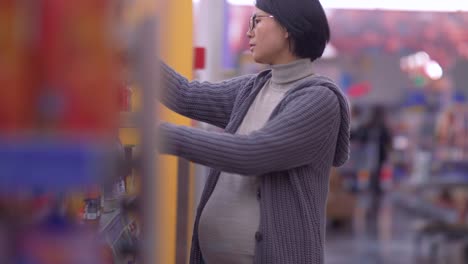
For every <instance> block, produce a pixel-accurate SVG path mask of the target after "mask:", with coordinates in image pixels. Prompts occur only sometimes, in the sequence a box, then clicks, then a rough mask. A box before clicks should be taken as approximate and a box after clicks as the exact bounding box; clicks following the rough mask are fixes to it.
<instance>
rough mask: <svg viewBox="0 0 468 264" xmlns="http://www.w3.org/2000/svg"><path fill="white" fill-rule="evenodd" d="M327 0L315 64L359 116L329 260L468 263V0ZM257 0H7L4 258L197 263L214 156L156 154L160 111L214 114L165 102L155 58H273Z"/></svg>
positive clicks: (202, 64)
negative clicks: (263, 50)
mask: <svg viewBox="0 0 468 264" xmlns="http://www.w3.org/2000/svg"><path fill="white" fill-rule="evenodd" d="M321 2H322V4H323V5H324V7H325V8H326V12H327V15H328V18H329V22H330V25H331V30H332V38H331V42H330V43H329V45H328V46H327V48H326V51H325V54H324V56H323V58H322V59H320V60H318V61H317V62H316V63H315V67H316V72H317V74H322V75H326V76H328V77H330V78H332V79H334V80H335V81H336V82H337V83H338V84H339V86H340V87H341V89H342V90H343V91H344V92H345V93H346V94H347V96H348V97H349V99H350V102H351V105H352V115H353V121H352V134H351V136H352V146H351V147H352V154H351V158H350V161H349V162H348V163H347V164H346V165H345V166H344V167H342V168H338V169H335V170H333V171H332V174H331V180H330V193H329V198H328V209H327V218H328V230H327V242H326V264H353V263H359V264H374V263H375V264H413V263H414V264H419V263H440V264H445V263H447V264H448V263H450V264H458V263H468V1H466V0H445V1H440V0H425V1H419V0H406V1H400V0H398V1H397V0H394V1H384V0H374V1H366V0H359V1H358V0H354V1H351V0H342V1H340V0H322V1H321ZM253 9H254V7H253V1H250V0H244V1H242V0H193V1H192V0H167V1H163V0H154V1H151V0H134V1H129V0H115V1H105V0H102V1H98V0H80V1H71V2H67V4H66V5H65V4H64V2H63V1H60V0H38V1H31V0H0V92H1V93H2V95H1V96H0V263H15V264H16V263H38V264H46V263H47V264H49V263H50V264H56V263H57V264H58V263H60V264H62V263H75V262H72V260H73V261H78V262H76V263H127V264H128V263H168V264H172V263H176V264H182V263H187V256H188V254H189V247H190V241H191V240H190V236H191V228H192V226H193V217H194V212H195V208H196V204H197V202H198V200H199V197H200V194H201V191H202V188H203V184H204V180H205V178H204V177H205V176H206V175H207V168H204V167H202V166H198V165H194V164H189V163H188V162H187V161H184V160H181V159H176V158H167V157H164V158H162V157H155V156H154V153H153V151H152V149H153V148H154V146H155V144H156V143H157V142H155V141H157V139H156V138H154V135H155V133H154V131H153V129H154V127H153V124H154V122H155V120H157V119H162V120H168V121H171V122H175V123H178V124H182V125H192V126H198V127H201V128H204V129H207V130H215V129H216V128H214V127H210V126H208V125H206V124H201V123H195V122H193V121H191V120H188V119H186V118H183V117H181V116H178V115H175V114H174V113H172V112H170V111H168V110H167V109H164V108H161V107H157V103H156V101H155V100H152V98H155V97H154V96H156V95H155V93H157V91H158V89H157V88H158V87H159V84H158V81H157V80H158V79H157V74H154V73H155V72H157V68H158V66H157V65H156V63H155V61H156V58H157V56H160V57H162V58H163V59H164V60H165V61H166V62H167V63H168V64H170V65H171V66H172V67H174V68H175V69H176V70H177V71H179V72H180V73H181V74H183V75H184V76H186V77H187V78H189V79H198V80H203V81H219V80H222V79H225V78H229V77H233V76H237V75H240V74H246V73H255V72H257V71H259V70H261V69H263V68H265V67H266V66H264V65H258V64H255V63H254V62H253V61H252V59H251V57H250V54H249V50H248V40H247V37H246V31H247V29H248V23H249V17H250V16H251V14H252V13H253ZM154 109H157V111H155V110H154ZM145 223H146V224H145ZM147 223H151V224H149V225H148V224H147ZM57 241H59V243H58V242H57ZM65 249H66V250H65ZM57 252H59V253H57Z"/></svg>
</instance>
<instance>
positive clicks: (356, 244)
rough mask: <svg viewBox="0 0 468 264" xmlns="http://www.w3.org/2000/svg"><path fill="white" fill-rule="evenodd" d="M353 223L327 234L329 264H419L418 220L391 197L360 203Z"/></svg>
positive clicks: (364, 199)
mask: <svg viewBox="0 0 468 264" xmlns="http://www.w3.org/2000/svg"><path fill="white" fill-rule="evenodd" d="M357 204H358V205H357V208H356V213H355V216H354V223H353V224H351V225H349V226H348V227H340V228H336V229H331V230H328V231H327V244H326V251H325V252H326V258H325V259H326V261H325V263H326V264H354V263H356V264H358V263H359V264H419V263H423V262H420V261H418V260H417V259H416V258H415V257H413V255H414V254H413V252H414V251H413V249H414V243H413V241H414V240H413V237H414V230H415V229H414V226H415V224H417V221H418V220H417V219H415V218H414V217H412V216H410V215H408V214H407V213H406V212H404V211H403V210H402V209H399V208H398V207H397V206H395V205H394V204H393V202H392V199H391V198H390V197H385V198H382V199H381V200H380V201H379V202H376V203H372V201H371V199H370V198H369V197H366V196H361V197H359V199H358V203H357Z"/></svg>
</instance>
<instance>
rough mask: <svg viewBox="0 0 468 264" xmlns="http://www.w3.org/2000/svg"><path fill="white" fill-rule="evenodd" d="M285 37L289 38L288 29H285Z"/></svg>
mask: <svg viewBox="0 0 468 264" xmlns="http://www.w3.org/2000/svg"><path fill="white" fill-rule="evenodd" d="M284 38H286V39H288V38H289V32H288V31H287V30H285V31H284Z"/></svg>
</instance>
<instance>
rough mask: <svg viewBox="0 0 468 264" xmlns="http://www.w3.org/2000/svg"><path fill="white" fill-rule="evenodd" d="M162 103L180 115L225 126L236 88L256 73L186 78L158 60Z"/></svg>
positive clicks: (242, 85)
mask: <svg viewBox="0 0 468 264" xmlns="http://www.w3.org/2000/svg"><path fill="white" fill-rule="evenodd" d="M161 69H162V80H163V87H165V89H164V91H163V93H162V103H163V104H164V105H166V106H167V107H168V108H169V109H171V110H173V111H174V112H177V113H179V114H181V115H183V116H186V117H189V118H192V119H195V120H198V121H202V122H206V123H209V124H212V125H214V126H218V127H221V128H225V127H226V125H227V123H228V122H229V119H230V116H231V112H232V108H233V106H234V102H235V99H236V96H237V94H238V92H239V91H240V90H241V88H242V87H244V86H245V85H246V84H247V82H249V81H253V80H254V78H255V75H244V76H240V77H237V78H233V79H229V80H226V81H223V82H219V83H209V82H198V81H192V82H189V81H188V80H187V79H186V78H184V77H183V76H181V75H180V74H178V73H177V72H176V71H174V70H173V69H171V68H170V67H169V66H167V65H166V64H164V63H161Z"/></svg>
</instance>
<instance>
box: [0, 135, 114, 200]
mask: <svg viewBox="0 0 468 264" xmlns="http://www.w3.org/2000/svg"><path fill="white" fill-rule="evenodd" d="M108 153H109V152H107V149H106V148H105V147H104V146H102V144H97V143H96V142H93V141H80V140H74V141H70V140H59V139H54V140H52V139H49V140H48V139H41V138H35V139H30V140H24V139H23V140H9V141H1V142H0V168H1V177H0V191H2V192H14V191H18V190H22V189H36V190H43V191H66V190H69V189H78V188H80V187H83V186H90V185H92V184H96V183H98V182H99V179H100V178H101V177H102V175H106V171H107V170H108V169H109V166H106V164H109V163H108V161H109V160H108V158H109V157H108V156H109V155H108ZM2 186H3V187H4V188H2Z"/></svg>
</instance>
